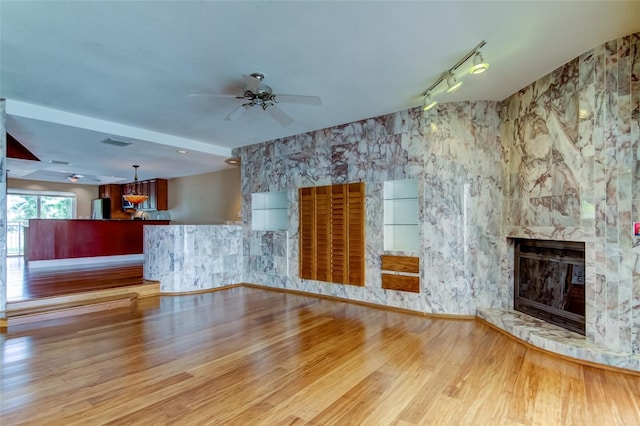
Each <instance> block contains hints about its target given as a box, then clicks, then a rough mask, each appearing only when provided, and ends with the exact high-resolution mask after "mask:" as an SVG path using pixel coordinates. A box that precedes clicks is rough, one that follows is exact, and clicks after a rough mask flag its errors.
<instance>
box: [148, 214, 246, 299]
mask: <svg viewBox="0 0 640 426" xmlns="http://www.w3.org/2000/svg"><path fill="white" fill-rule="evenodd" d="M144 257H145V260H144V278H145V279H148V280H155V281H160V291H161V292H163V293H178V292H188V291H198V290H206V289H212V288H216V287H221V286H225V285H230V284H237V283H241V282H242V281H243V271H244V263H243V256H242V227H241V226H238V225H153V226H145V227H144Z"/></svg>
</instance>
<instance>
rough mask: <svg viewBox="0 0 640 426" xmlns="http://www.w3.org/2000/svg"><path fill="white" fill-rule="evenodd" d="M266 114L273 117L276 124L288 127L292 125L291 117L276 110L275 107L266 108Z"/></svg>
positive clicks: (278, 109)
mask: <svg viewBox="0 0 640 426" xmlns="http://www.w3.org/2000/svg"><path fill="white" fill-rule="evenodd" d="M267 112H268V113H269V115H270V116H271V117H273V118H274V119H275V120H276V121H277V122H278V123H280V124H281V125H283V126H288V125H289V124H291V123H293V120H292V119H291V117H289V116H288V115H287V114H285V112H284V111H283V110H281V109H280V108H278V107H277V106H276V105H270V106H269V107H268V108H267Z"/></svg>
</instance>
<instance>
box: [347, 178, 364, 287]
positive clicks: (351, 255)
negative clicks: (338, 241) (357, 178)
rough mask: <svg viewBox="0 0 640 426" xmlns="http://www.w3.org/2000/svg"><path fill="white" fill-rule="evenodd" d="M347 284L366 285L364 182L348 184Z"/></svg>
mask: <svg viewBox="0 0 640 426" xmlns="http://www.w3.org/2000/svg"><path fill="white" fill-rule="evenodd" d="M347 185H348V188H347V207H348V209H347V222H348V224H349V227H348V230H347V258H348V260H349V263H348V272H349V276H348V280H347V281H346V283H347V284H352V285H360V286H362V285H364V183H363V182H357V183H350V184H347Z"/></svg>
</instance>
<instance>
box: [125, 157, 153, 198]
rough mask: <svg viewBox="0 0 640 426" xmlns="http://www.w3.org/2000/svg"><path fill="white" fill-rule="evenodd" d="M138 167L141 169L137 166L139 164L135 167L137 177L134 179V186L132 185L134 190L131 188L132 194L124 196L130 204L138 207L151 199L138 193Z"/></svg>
mask: <svg viewBox="0 0 640 426" xmlns="http://www.w3.org/2000/svg"><path fill="white" fill-rule="evenodd" d="M138 167H140V166H139V165H137V164H134V165H133V168H134V170H135V175H134V177H133V185H132V188H131V192H130V193H128V194H125V195H124V196H123V198H124V199H125V200H127V201H128V202H130V203H131V204H133V205H134V206H135V205H137V204H140V203H143V202H145V201H147V199H148V198H149V196H148V195H142V194H138V193H137V192H136V187H137V186H138V185H137V184H138Z"/></svg>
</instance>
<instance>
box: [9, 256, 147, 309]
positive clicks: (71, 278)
mask: <svg viewBox="0 0 640 426" xmlns="http://www.w3.org/2000/svg"><path fill="white" fill-rule="evenodd" d="M143 274H144V271H143V265H142V263H133V264H124V265H123V264H120V265H113V264H102V265H92V266H82V267H74V268H72V267H66V268H42V269H39V268H29V267H27V266H25V262H24V260H23V258H22V257H21V256H20V257H8V258H7V300H8V301H9V302H14V301H19V300H27V299H38V298H41V297H49V296H60V295H63V294H71V293H80V292H84V291H91V290H103V289H107V288H115V287H124V286H130V285H140V284H142V283H143V282H144V280H143Z"/></svg>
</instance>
